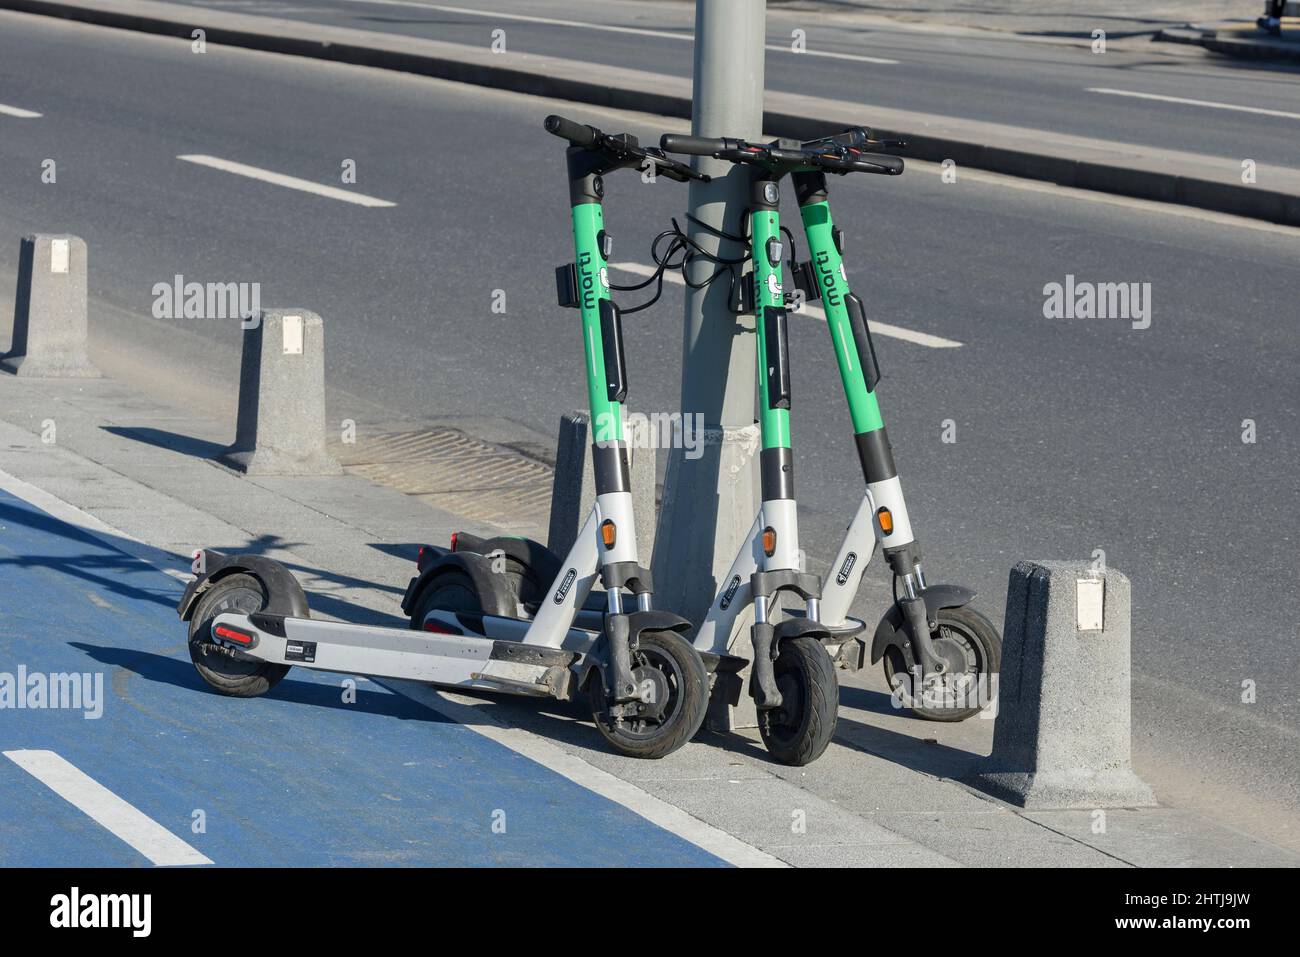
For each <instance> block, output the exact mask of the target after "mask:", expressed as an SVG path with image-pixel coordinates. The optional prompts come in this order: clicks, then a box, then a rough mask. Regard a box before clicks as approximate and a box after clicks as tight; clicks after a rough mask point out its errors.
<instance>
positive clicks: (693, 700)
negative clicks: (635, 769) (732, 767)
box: [587, 631, 709, 758]
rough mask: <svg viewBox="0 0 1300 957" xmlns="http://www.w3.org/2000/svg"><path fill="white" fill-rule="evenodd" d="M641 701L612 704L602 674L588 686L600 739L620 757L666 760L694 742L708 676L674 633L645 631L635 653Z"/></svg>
mask: <svg viewBox="0 0 1300 957" xmlns="http://www.w3.org/2000/svg"><path fill="white" fill-rule="evenodd" d="M632 679H633V682H634V683H635V685H636V687H637V689H638V691H639V692H640V694H641V699H640V700H637V701H633V702H630V703H628V704H621V705H620V704H611V703H610V701H609V699H608V698H607V696H606V694H605V687H604V683H603V682H602V681H601V676H600V674H599V672H597V673H593V674H592V676H591V678H590V680H589V681H588V684H587V689H588V695H589V697H590V701H591V714H592V718H593V719H594V720H595V722H596V728H597V730H599V731H600V734H601V736H602V737H603V738H604V739H605V740H606V741H608V742H609V743H610V745H612V746H613V747H614V749H615V750H617V751H618V752H619V753H620V754H625V755H627V756H629V757H633V758H662V757H664V756H665V755H668V754H672V753H673V752H674V751H676V750H677V749H678V748H680V747H681V746H682V745H683V744H685V743H686V742H687V741H689V740H690V739H691V738H693V737H694V736H695V732H696V731H698V730H699V729H700V725H701V724H702V723H703V722H704V710H705V708H706V707H707V706H708V702H709V692H708V686H709V676H708V674H707V673H706V672H705V670H704V663H703V662H702V661H701V660H700V656H699V654H698V653H697V652H696V651H695V649H694V648H693V647H692V646H691V643H690V642H689V641H687V640H686V639H685V638H683V637H682V636H681V635H679V634H677V633H676V632H671V631H643V632H641V635H640V637H639V638H638V639H637V648H636V650H635V651H634V652H632Z"/></svg>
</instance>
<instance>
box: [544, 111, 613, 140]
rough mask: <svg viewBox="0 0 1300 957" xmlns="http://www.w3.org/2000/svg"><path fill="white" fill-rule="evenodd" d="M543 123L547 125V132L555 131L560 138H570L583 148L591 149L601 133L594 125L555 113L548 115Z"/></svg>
mask: <svg viewBox="0 0 1300 957" xmlns="http://www.w3.org/2000/svg"><path fill="white" fill-rule="evenodd" d="M542 125H543V126H545V127H546V132H548V133H553V134H555V135H556V136H558V137H560V139H563V140H568V141H569V142H570V143H572V144H573V145H574V146H581V147H582V148H583V149H591V148H592V147H593V146H595V145H596V142H597V137H598V136H599V135H600V131H599V130H597V129H596V128H595V127H594V126H586V125H584V124H582V123H575V122H573V120H566V119H565V118H564V117H562V116H556V115H555V114H554V113H552V114H551V115H550V116H548V117H547V118H546V122H545V123H543V124H542Z"/></svg>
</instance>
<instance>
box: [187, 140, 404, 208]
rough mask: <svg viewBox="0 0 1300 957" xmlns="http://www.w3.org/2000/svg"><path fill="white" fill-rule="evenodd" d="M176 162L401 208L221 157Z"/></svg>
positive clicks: (348, 200) (357, 202) (192, 157)
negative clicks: (195, 164)
mask: <svg viewBox="0 0 1300 957" xmlns="http://www.w3.org/2000/svg"><path fill="white" fill-rule="evenodd" d="M176 158H177V159H178V160H184V161H185V162H187V163H197V164H198V165H199V166H207V167H210V168H211V169H219V170H221V171H222V172H225V173H234V174H235V175H236V176H247V177H248V178H249V179H257V180H261V181H262V182H264V183H273V184H274V185H276V186H284V187H286V188H288V189H296V190H299V191H301V192H304V193H312V194H314V195H316V196H325V197H328V198H329V199H337V200H339V201H340V202H344V203H353V204H355V205H357V206H369V207H384V206H396V205H397V204H396V203H390V202H389V201H388V200H386V199H376V198H375V197H374V196H367V195H366V194H365V193H351V192H348V191H347V190H346V189H339V188H338V187H337V186H323V185H321V184H320V183H313V182H312V181H311V180H309V179H299V178H298V177H297V176H287V175H285V174H284V173H274V172H272V171H271V170H269V169H262V168H260V167H257V166H248V165H247V164H244V163H236V162H235V161H234V160H226V159H221V158H220V157H218V156H206V155H204V154H202V153H187V154H184V155H181V156H178V157H176Z"/></svg>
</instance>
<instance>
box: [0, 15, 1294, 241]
mask: <svg viewBox="0 0 1300 957" xmlns="http://www.w3.org/2000/svg"><path fill="white" fill-rule="evenodd" d="M0 9H9V10H15V11H19V12H24V13H35V14H40V15H44V16H53V17H59V18H62V19H67V20H76V21H80V22H83V23H90V24H95V25H99V26H109V27H118V28H122V29H128V30H137V31H142V32H146V33H155V34H160V35H163V36H171V37H179V38H184V39H186V40H189V39H190V38H191V36H192V33H193V31H194V30H195V29H200V28H201V29H203V30H204V31H205V35H206V39H207V41H208V42H211V43H214V44H228V45H231V46H238V47H244V48H247V49H253V50H261V51H265V52H273V53H286V54H291V55H295V56H305V57H311V58H315V59H324V60H333V61H336V62H340V63H349V64H353V65H358V66H369V67H377V68H380V69H389V70H398V71H402V72H407V73H416V74H421V75H424V76H432V77H437V78H439V79H445V80H452V81H455V82H460V83H472V84H475V85H479V86H488V87H493V88H496V89H502V90H508V91H511V92H515V93H525V94H530V95H534V96H544V97H550V98H554V99H565V100H573V101H576V102H580V103H583V104H586V105H588V106H592V107H605V108H612V109H624V110H635V111H641V112H648V113H656V114H659V115H662V116H672V117H680V118H689V117H690V115H691V83H690V79H689V78H687V77H667V76H662V75H659V74H654V73H648V72H645V71H640V70H628V69H624V68H621V67H612V66H603V65H596V64H589V63H581V62H576V61H570V60H561V59H558V58H554V57H543V56H533V55H527V54H511V55H509V58H508V59H509V62H508V63H503V62H502V60H503V59H505V57H503V56H497V55H494V54H493V53H492V52H491V51H490V50H488V49H487V48H486V47H484V48H481V49H480V48H477V47H467V46H463V45H460V44H453V43H444V42H442V41H437V40H423V39H417V38H413V37H405V36H400V35H396V34H382V33H376V32H369V31H364V30H352V29H345V28H341V27H331V26H323V25H318V24H312V23H307V22H303V21H291V20H282V19H278V18H274V17H263V16H255V15H248V14H240V13H226V12H218V11H213V10H202V9H197V8H193V7H182V6H179V5H176V4H170V3H161V2H153V0H94V2H92V0H0ZM766 104H767V108H766V110H765V112H764V127H765V128H766V129H767V131H768V132H769V133H772V134H775V135H779V136H791V137H799V138H803V139H809V138H812V137H815V136H820V135H824V134H826V133H828V132H835V131H838V130H839V129H842V128H843V127H844V126H846V125H854V124H861V123H863V122H866V123H868V124H870V125H871V127H872V128H873V129H874V130H877V131H879V132H880V133H881V134H883V135H885V136H888V137H891V138H902V139H906V140H907V141H908V143H909V146H908V149H907V154H906V155H907V156H909V157H911V158H915V159H921V160H931V161H934V162H942V161H943V160H948V159H951V160H953V161H954V162H956V163H957V164H959V165H961V166H969V167H972V168H975V169H983V170H989V171H992V172H996V173H1004V174H1008V175H1011V176H1018V177H1023V178H1027V179H1037V180H1046V181H1049V182H1054V183H1059V184H1061V185H1063V186H1070V187H1075V188H1079V189H1091V190H1098V191H1102V192H1107V193H1116V194H1119V195H1124V196H1132V197H1136V198H1140V199H1150V200H1157V201H1160V202H1167V203H1178V204H1182V205H1186V206H1194V207H1198V208H1201V209H1208V210H1213V211H1215V212H1220V213H1229V214H1232V215H1237V216H1245V217H1250V218H1254V219H1262V220H1266V221H1268V222H1274V223H1282V224H1285V225H1292V226H1300V173H1297V172H1296V171H1293V170H1289V169H1285V168H1283V167H1278V166H1259V167H1257V170H1256V173H1257V175H1256V183H1255V184H1245V183H1242V182H1241V178H1240V177H1241V162H1242V160H1244V159H1246V157H1212V156H1201V155H1198V154H1194V153H1185V152H1180V151H1176V150H1165V149H1156V148H1153V147H1147V146H1141V145H1137V144H1128V143H1112V142H1108V141H1102V140H1093V139H1087V138H1085V137H1078V136H1069V135H1066V134H1059V133H1054V132H1051V131H1046V130H1033V129H1026V128H1022V127H1013V126H1006V125H1003V124H996V123H983V122H975V121H971V120H963V119H959V118H956V117H946V116H938V115H929V114H920V113H914V112H908V111H902V110H893V109H887V108H881V107H874V106H870V105H866V104H859V103H849V102H842V101H835V100H827V99H823V98H818V97H810V96H802V95H798V94H790V93H774V92H769V93H768V94H767V96H766Z"/></svg>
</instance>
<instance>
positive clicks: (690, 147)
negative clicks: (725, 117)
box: [659, 133, 740, 156]
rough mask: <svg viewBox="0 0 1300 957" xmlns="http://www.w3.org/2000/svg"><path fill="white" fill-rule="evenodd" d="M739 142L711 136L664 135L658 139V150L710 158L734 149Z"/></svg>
mask: <svg viewBox="0 0 1300 957" xmlns="http://www.w3.org/2000/svg"><path fill="white" fill-rule="evenodd" d="M739 143H740V141H739V140H728V139H724V138H722V137H712V136H687V135H686V134H685V133H665V134H664V135H663V136H661V137H659V148H660V149H662V150H663V151H664V152H666V153H684V154H686V155H687V156H712V155H713V154H714V153H720V152H722V151H723V150H729V149H735V148H737V146H738V145H739Z"/></svg>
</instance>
